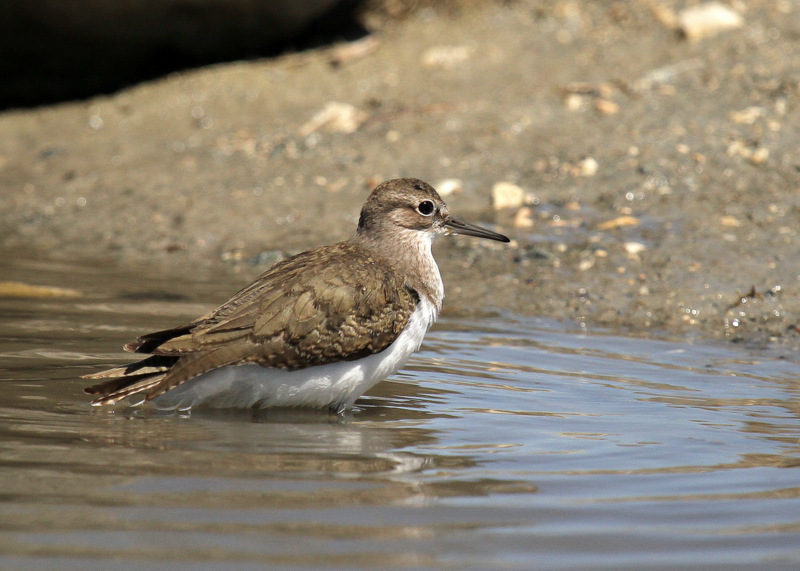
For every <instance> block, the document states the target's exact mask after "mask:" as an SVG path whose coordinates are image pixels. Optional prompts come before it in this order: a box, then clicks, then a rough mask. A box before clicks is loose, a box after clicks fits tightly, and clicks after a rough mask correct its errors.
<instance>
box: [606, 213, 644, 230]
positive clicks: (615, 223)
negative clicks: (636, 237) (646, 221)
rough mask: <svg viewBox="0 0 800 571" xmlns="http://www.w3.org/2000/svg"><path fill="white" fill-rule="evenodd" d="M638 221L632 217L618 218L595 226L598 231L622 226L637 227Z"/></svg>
mask: <svg viewBox="0 0 800 571" xmlns="http://www.w3.org/2000/svg"><path fill="white" fill-rule="evenodd" d="M638 225H639V219H638V218H636V217H634V216H619V217H618V218H614V219H613V220H607V221H605V222H601V223H600V224H598V225H597V229H598V230H611V229H613V228H621V227H622V226H638Z"/></svg>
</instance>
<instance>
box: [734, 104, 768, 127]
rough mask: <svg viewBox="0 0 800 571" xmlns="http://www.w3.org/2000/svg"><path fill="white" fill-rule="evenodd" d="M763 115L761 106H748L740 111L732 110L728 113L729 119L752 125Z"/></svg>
mask: <svg viewBox="0 0 800 571" xmlns="http://www.w3.org/2000/svg"><path fill="white" fill-rule="evenodd" d="M763 115H764V108H763V107H748V108H747V109H742V110H741V111H732V112H731V113H730V115H729V117H730V118H731V121H733V122H734V123H737V124H739V125H752V124H753V123H755V122H756V120H757V119H758V118H759V117H761V116H763Z"/></svg>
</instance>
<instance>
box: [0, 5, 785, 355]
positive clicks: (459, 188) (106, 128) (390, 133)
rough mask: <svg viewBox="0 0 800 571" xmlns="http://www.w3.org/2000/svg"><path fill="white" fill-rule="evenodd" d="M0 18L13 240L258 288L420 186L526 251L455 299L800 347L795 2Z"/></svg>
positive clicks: (457, 245)
mask: <svg viewBox="0 0 800 571" xmlns="http://www.w3.org/2000/svg"><path fill="white" fill-rule="evenodd" d="M0 10H2V12H3V13H2V14H1V15H0V28H2V33H0V54H2V57H0V61H2V66H3V68H4V69H3V72H2V75H3V81H2V82H0V107H2V108H4V109H5V110H4V111H2V112H0V133H2V136H1V137H0V191H2V192H1V193H0V216H2V221H3V223H2V225H1V226H0V252H3V255H4V256H7V257H15V256H16V257H28V258H32V259H40V258H41V259H49V260H68V261H74V262H79V261H93V262H98V261H101V262H102V263H104V264H105V263H108V264H111V265H112V266H113V265H115V264H126V265H131V264H134V265H141V266H142V267H149V268H154V270H155V271H158V272H162V271H167V272H175V273H176V274H178V275H180V274H182V273H185V272H186V271H199V269H198V268H216V269H218V270H220V271H222V272H227V273H232V274H235V275H237V276H238V275H239V274H244V275H242V276H241V277H237V278H235V279H237V280H238V279H246V278H247V277H248V276H251V275H254V274H255V273H257V272H258V271H259V270H260V269H261V268H263V266H264V265H266V264H269V263H272V262H274V261H275V260H277V259H280V258H282V257H284V256H286V255H289V254H292V253H295V252H297V251H299V250H302V249H306V248H309V247H312V246H316V245H319V244H321V243H325V242H331V241H334V240H338V239H342V238H345V237H346V236H348V235H349V233H350V232H352V230H353V228H354V225H355V221H356V217H357V214H358V209H359V208H360V205H361V203H362V202H363V199H364V197H365V195H366V193H367V192H368V191H369V190H370V189H371V188H372V187H373V186H374V185H376V184H377V183H379V182H381V181H382V180H385V179H387V178H392V177H396V176H414V177H419V178H423V179H425V180H427V181H428V182H430V183H432V184H434V185H435V186H437V188H439V190H440V191H441V192H442V194H443V195H445V199H446V200H447V201H448V202H449V203H450V206H451V209H452V210H453V211H455V212H458V213H460V214H462V215H463V216H464V217H471V218H473V219H475V220H476V221H478V222H482V223H486V224H496V225H497V226H498V229H499V230H501V231H503V232H506V233H509V234H511V235H512V236H513V237H514V239H515V242H514V245H513V247H512V248H510V249H509V248H505V249H503V250H500V251H498V250H496V249H494V245H486V244H474V243H472V242H470V241H466V240H461V239H457V240H450V241H448V242H447V244H442V245H440V246H438V248H439V249H440V250H441V251H442V252H447V253H446V254H443V255H440V256H439V258H440V260H441V262H442V265H443V267H444V271H445V278H446V280H445V281H448V279H447V278H448V275H449V276H453V277H452V278H451V280H450V281H452V282H453V283H454V284H458V283H459V282H460V283H469V284H470V287H461V286H459V285H454V287H452V288H450V289H449V291H448V296H449V298H448V299H449V300H451V301H453V304H452V305H451V307H452V308H456V307H459V308H471V307H476V306H484V305H489V306H491V307H499V308H505V309H514V310H516V311H522V312H524V313H526V314H536V315H545V316H549V317H553V318H555V319H558V320H567V321H570V322H577V323H581V324H585V325H587V324H588V325H587V326H589V325H598V326H602V327H613V328H622V329H627V330H635V331H641V332H647V331H653V330H656V331H669V332H673V333H678V334H681V335H689V336H693V335H701V336H704V337H705V336H712V337H719V338H732V339H748V340H754V341H757V342H763V341H770V340H783V341H785V340H787V339H788V340H790V341H791V340H793V339H795V338H796V335H797V323H798V309H800V301H798V300H800V295H798V293H800V292H798V286H799V285H800V279H799V278H798V270H797V265H796V262H795V261H796V260H797V258H798V255H799V254H800V252H798V249H797V248H798V246H797V244H798V240H797V232H798V227H800V224H798V222H800V192H798V176H799V173H800V154H799V153H800V151H798V149H799V148H800V146H798V145H797V140H798V138H797V137H798V135H797V133H798V129H799V128H800V109H799V107H798V84H799V82H800V71H798V70H800V67H798V66H797V62H798V61H800V40H799V38H800V18H798V13H800V6H799V5H798V0H778V1H772V0H770V1H767V0H735V1H730V2H718V1H712V2H702V1H699V0H698V1H695V0H630V1H625V2H622V1H611V2H589V1H580V0H558V1H541V0H506V1H501V0H495V1H485V2H477V1H469V0H439V1H435V0H424V1H423V0H421V1H411V0H371V1H368V2H366V1H364V2H358V1H355V0H339V1H336V0H307V1H304V2H282V1H262V2H258V1H255V0H239V1H233V2H214V1H212V0H172V1H169V2H154V1H151V0H139V1H134V0H129V1H125V2H105V1H102V0H83V1H77V0H73V1H69V2H64V1H59V2H53V1H47V0H38V1H25V2H22V1H19V2H17V1H8V2H4V3H3V4H2V7H0ZM443 242H444V241H443ZM467 278H469V279H468V281H467V282H465V280H467ZM487 295H488V296H489V297H488V298H487ZM487 299H488V302H487Z"/></svg>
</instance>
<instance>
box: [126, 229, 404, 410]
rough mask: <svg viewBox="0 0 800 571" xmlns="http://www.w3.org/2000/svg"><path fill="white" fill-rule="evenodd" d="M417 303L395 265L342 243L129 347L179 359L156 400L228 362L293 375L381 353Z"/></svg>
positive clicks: (156, 390)
mask: <svg viewBox="0 0 800 571" xmlns="http://www.w3.org/2000/svg"><path fill="white" fill-rule="evenodd" d="M417 301H418V298H417V295H416V293H415V292H414V291H413V290H411V289H409V288H407V287H406V286H405V284H404V283H403V281H402V278H401V277H400V276H398V275H397V274H396V273H395V272H394V271H392V269H391V267H389V266H388V265H386V264H385V263H384V262H381V261H379V260H377V259H375V258H374V257H373V255H372V254H370V253H369V252H368V251H366V250H364V249H362V248H359V247H357V246H354V245H353V244H350V243H348V242H342V243H340V244H335V245H332V246H325V247H324V248H320V249H318V250H314V251H311V252H305V253H303V254H299V255H297V256H294V257H292V258H290V259H288V260H285V261H283V262H280V263H279V264H276V265H275V266H273V267H272V268H270V269H269V270H267V271H266V272H264V273H263V274H262V275H261V276H260V277H259V278H258V279H257V280H256V281H254V282H253V283H252V284H251V285H249V286H247V287H246V288H244V289H243V290H241V291H240V292H239V293H237V294H236V295H235V296H234V297H233V298H231V300H230V301H228V302H227V303H225V304H224V305H222V306H221V307H219V308H218V309H216V310H214V311H213V312H211V313H209V314H208V315H206V316H204V317H202V318H200V319H198V320H196V321H194V322H192V323H191V324H189V325H186V326H184V327H178V328H175V329H170V330H165V331H159V332H156V333H151V334H148V335H144V336H142V337H140V338H139V339H138V340H137V341H136V342H134V343H131V344H130V345H128V346H127V347H126V348H128V349H129V350H134V351H137V352H140V353H151V354H153V355H159V356H165V357H166V356H169V357H173V358H176V357H177V360H176V362H175V364H174V365H173V366H172V367H171V368H170V369H169V370H168V371H167V373H166V375H165V376H164V377H163V379H161V380H160V381H159V382H158V383H157V384H156V385H155V386H151V387H148V393H147V398H148V399H152V398H155V397H157V396H158V395H160V394H163V393H164V392H166V391H168V390H169V389H171V388H173V387H175V386H177V385H179V384H181V383H183V382H185V381H187V380H189V379H191V378H193V377H196V376H197V375H200V374H202V373H204V372H206V371H209V370H212V369H216V368H219V367H224V366H227V365H236V364H242V363H258V364H259V365H262V366H265V367H277V368H282V369H289V370H293V369H302V368H305V367H311V366H314V365H322V364H325V363H330V362H332V361H341V360H352V359H358V358H361V357H364V356H367V355H370V354H373V353H378V352H380V351H382V350H384V349H385V348H386V347H388V346H389V345H390V344H391V343H392V342H393V341H394V340H395V339H397V337H398V335H399V334H400V332H401V331H402V330H403V328H404V327H405V325H406V323H407V322H408V319H409V317H410V316H411V313H412V312H413V311H414V309H415V307H416V303H417Z"/></svg>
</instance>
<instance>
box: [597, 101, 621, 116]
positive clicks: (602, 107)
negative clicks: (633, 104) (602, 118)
mask: <svg viewBox="0 0 800 571" xmlns="http://www.w3.org/2000/svg"><path fill="white" fill-rule="evenodd" d="M594 108H595V109H597V112H598V113H600V114H601V115H616V114H617V113H619V105H617V104H616V103H614V102H613V101H611V100H610V99H598V100H597V101H595V102H594Z"/></svg>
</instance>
